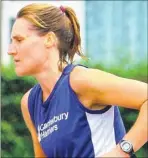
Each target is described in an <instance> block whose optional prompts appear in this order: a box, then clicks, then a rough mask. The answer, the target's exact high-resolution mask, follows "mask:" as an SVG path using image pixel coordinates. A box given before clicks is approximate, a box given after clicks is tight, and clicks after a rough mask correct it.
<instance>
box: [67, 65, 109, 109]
mask: <svg viewBox="0 0 148 158" xmlns="http://www.w3.org/2000/svg"><path fill="white" fill-rule="evenodd" d="M106 74H108V73H106V72H104V71H101V70H99V69H93V68H85V67H83V66H76V67H75V68H74V69H73V71H72V72H71V74H70V85H71V88H72V89H73V91H74V92H75V93H76V94H77V96H78V98H79V100H80V102H81V103H82V104H83V105H84V106H86V107H87V108H89V109H93V106H94V105H95V104H98V105H99V104H101V105H103V104H102V103H99V102H96V97H95V96H96V95H98V93H99V92H98V91H97V90H96V87H98V88H97V89H98V90H99V89H100V85H101V86H103V83H102V82H104V81H103V79H102V78H107V76H106ZM100 76H101V77H100ZM103 76H104V77H103ZM105 76H106V77H105ZM101 80H102V81H101ZM103 107H104V106H103ZM103 107H101V106H100V108H103Z"/></svg>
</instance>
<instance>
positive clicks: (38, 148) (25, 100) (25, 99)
mask: <svg viewBox="0 0 148 158" xmlns="http://www.w3.org/2000/svg"><path fill="white" fill-rule="evenodd" d="M30 91H31V89H30V90H29V91H28V92H27V93H25V95H24V96H23V97H22V100H21V110H22V115H23V118H24V121H25V123H26V126H27V127H28V129H29V131H30V133H31V136H32V141H33V147H34V153H35V157H36V156H40V157H46V156H45V154H44V152H43V150H42V148H41V146H40V143H39V141H38V137H37V133H36V129H35V127H34V125H33V123H32V120H31V117H30V114H29V110H28V96H29V93H30Z"/></svg>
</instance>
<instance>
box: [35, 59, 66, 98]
mask: <svg viewBox="0 0 148 158" xmlns="http://www.w3.org/2000/svg"><path fill="white" fill-rule="evenodd" d="M66 65H67V64H63V68H65V67H66ZM61 74H62V72H61V71H60V70H59V67H58V62H55V63H53V62H52V64H49V61H48V62H46V63H45V64H44V68H42V71H41V72H39V73H37V74H35V75H34V77H35V78H36V80H37V81H38V83H39V84H40V86H41V88H42V94H43V96H42V97H43V101H45V100H46V99H47V98H48V96H49V95H50V93H51V92H52V90H53V88H54V86H55V84H56V82H57V81H58V80H59V78H60V76H61Z"/></svg>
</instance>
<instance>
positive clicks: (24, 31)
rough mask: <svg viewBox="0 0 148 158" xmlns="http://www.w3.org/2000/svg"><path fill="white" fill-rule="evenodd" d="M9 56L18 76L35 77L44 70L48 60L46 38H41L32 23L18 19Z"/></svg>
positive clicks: (12, 33) (12, 34)
mask: <svg viewBox="0 0 148 158" xmlns="http://www.w3.org/2000/svg"><path fill="white" fill-rule="evenodd" d="M11 40H12V42H11V44H10V46H9V50H8V54H9V55H12V57H13V60H14V64H15V71H16V74H17V75H18V76H25V75H34V74H36V73H38V72H40V70H42V67H43V64H44V63H45V62H46V60H47V53H46V48H45V45H44V37H43V36H42V37H41V36H39V35H38V34H37V32H36V31H35V30H33V27H32V25H31V23H30V22H29V21H27V20H25V19H24V18H19V19H16V21H15V23H14V25H13V28H12V32H11Z"/></svg>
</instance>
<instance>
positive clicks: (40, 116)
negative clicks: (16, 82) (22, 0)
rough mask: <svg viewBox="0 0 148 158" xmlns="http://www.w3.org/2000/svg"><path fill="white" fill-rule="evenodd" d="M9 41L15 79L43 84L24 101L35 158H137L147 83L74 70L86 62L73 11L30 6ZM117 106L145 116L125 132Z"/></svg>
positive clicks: (20, 15)
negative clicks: (28, 78) (75, 60)
mask: <svg viewBox="0 0 148 158" xmlns="http://www.w3.org/2000/svg"><path fill="white" fill-rule="evenodd" d="M11 39H12V43H11V44H10V47H9V51H8V53H9V55H12V56H13V59H14V63H15V71H16V74H17V75H18V76H33V77H34V78H35V79H36V80H37V81H38V84H37V85H35V86H34V87H33V88H32V89H30V90H28V92H26V94H24V96H23V98H22V101H21V109H22V114H23V117H24V120H25V123H26V125H27V127H28V129H29V131H30V133H31V135H32V140H33V146H34V153H35V156H36V157H100V156H101V157H136V156H135V154H134V152H136V151H137V150H139V149H140V148H141V147H142V146H143V145H144V144H145V143H146V142H147V132H148V129H147V84H146V83H143V82H140V81H136V80H132V79H125V78H121V77H118V76H115V75H113V74H110V73H107V72H104V71H101V70H98V69H92V68H87V67H84V66H83V65H76V64H73V57H74V55H75V54H76V53H77V54H78V55H80V56H81V57H82V58H85V56H84V55H83V54H82V52H81V37H80V26H79V22H78V19H77V17H76V14H75V12H74V10H73V9H72V8H70V7H62V6H61V7H60V8H58V7H55V6H52V5H48V4H31V5H28V6H25V7H24V8H22V9H21V10H20V11H19V12H18V14H17V17H16V20H15V23H14V25H13V28H12V33H11ZM114 105H119V106H121V107H125V108H132V109H138V110H140V113H139V116H138V119H137V121H136V123H135V124H134V126H133V127H132V128H131V130H130V131H129V132H128V133H127V134H126V132H125V128H124V125H123V122H122V119H121V116H120V113H119V110H118V107H117V106H114ZM141 133H143V135H142V136H141ZM139 136H140V137H139ZM63 143H64V145H63Z"/></svg>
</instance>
